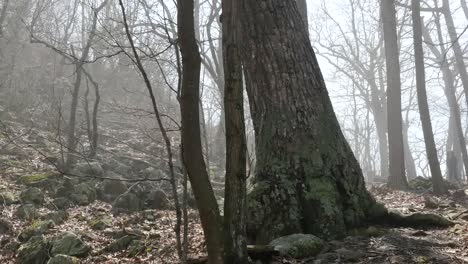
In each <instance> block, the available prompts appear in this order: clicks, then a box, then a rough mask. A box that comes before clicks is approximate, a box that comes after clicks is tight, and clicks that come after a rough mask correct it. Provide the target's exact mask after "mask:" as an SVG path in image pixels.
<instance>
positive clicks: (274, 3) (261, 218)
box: [240, 0, 376, 243]
mask: <svg viewBox="0 0 468 264" xmlns="http://www.w3.org/2000/svg"><path fill="white" fill-rule="evenodd" d="M241 2H242V7H241V15H240V17H241V19H240V21H241V24H242V30H241V32H242V34H241V42H242V46H241V52H242V54H241V55H242V62H243V66H244V72H245V77H246V85H247V91H248V96H249V101H250V107H251V113H252V119H253V124H254V128H255V138H256V151H257V156H256V157H257V166H256V171H255V177H254V179H253V184H254V186H253V188H252V190H251V192H249V194H248V201H247V203H248V227H247V228H248V235H249V238H250V239H252V240H254V241H255V242H257V243H267V242H270V240H271V239H273V238H275V237H278V236H281V235H286V234H291V233H300V232H303V233H312V234H316V235H319V236H322V237H327V238H332V237H337V236H340V235H343V234H344V233H345V232H346V230H347V229H348V228H349V227H353V226H356V225H358V224H361V223H362V222H363V221H364V220H365V219H366V218H367V217H369V216H371V215H372V213H373V212H376V210H375V208H376V206H375V205H376V203H375V201H374V200H373V198H372V197H371V196H370V195H369V193H368V192H367V191H366V188H365V186H364V178H363V176H362V172H361V168H360V167H359V164H358V162H357V160H356V159H355V157H354V155H353V153H352V151H351V148H350V147H349V145H348V143H347V142H346V139H345V138H344V136H343V134H342V132H341V129H340V127H339V124H338V121H337V119H336V116H335V113H334V111H333V108H332V104H331V101H330V98H329V96H328V92H327V90H326V87H325V83H324V80H323V77H322V74H321V72H320V68H319V65H318V62H317V59H316V57H315V54H314V51H313V49H312V46H311V44H310V42H309V38H308V36H307V32H306V28H305V26H304V23H303V21H302V20H301V16H300V14H299V10H298V9H297V5H296V4H295V3H294V2H292V1H283V0H262V1H251V0H242V1H241Z"/></svg>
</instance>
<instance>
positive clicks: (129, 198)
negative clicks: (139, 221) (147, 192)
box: [112, 193, 141, 213]
mask: <svg viewBox="0 0 468 264" xmlns="http://www.w3.org/2000/svg"><path fill="white" fill-rule="evenodd" d="M140 209H141V201H140V199H139V198H138V197H137V196H136V195H135V194H133V193H125V194H122V195H120V196H119V197H117V199H115V201H114V202H113V203H112V210H113V211H114V212H116V213H131V212H137V211H139V210H140Z"/></svg>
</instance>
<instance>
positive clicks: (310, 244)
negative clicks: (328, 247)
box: [270, 234, 324, 258]
mask: <svg viewBox="0 0 468 264" xmlns="http://www.w3.org/2000/svg"><path fill="white" fill-rule="evenodd" d="M270 245H271V246H273V247H274V248H275V250H277V251H279V252H280V254H281V255H284V256H291V257H293V258H307V257H313V256H316V255H317V254H319V253H320V251H321V250H322V248H323V245H324V243H323V241H322V240H321V239H320V238H318V237H316V236H314V235H309V234H293V235H289V236H284V237H280V238H277V239H275V240H273V241H272V242H271V243H270Z"/></svg>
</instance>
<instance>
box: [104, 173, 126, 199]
mask: <svg viewBox="0 0 468 264" xmlns="http://www.w3.org/2000/svg"><path fill="white" fill-rule="evenodd" d="M118 179H120V177H116V180H108V179H107V180H104V181H103V182H102V184H101V186H100V188H99V196H100V199H101V200H103V201H105V202H109V203H110V202H112V201H114V200H115V199H116V198H117V197H118V196H119V195H121V194H123V193H125V192H126V191H127V190H128V188H127V184H125V182H123V181H119V180H118Z"/></svg>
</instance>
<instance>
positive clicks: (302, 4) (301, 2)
mask: <svg viewBox="0 0 468 264" xmlns="http://www.w3.org/2000/svg"><path fill="white" fill-rule="evenodd" d="M296 2H297V7H298V8H299V13H301V17H302V21H304V24H305V26H306V30H307V35H309V18H308V12H307V1H306V0H297V1H296Z"/></svg>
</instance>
